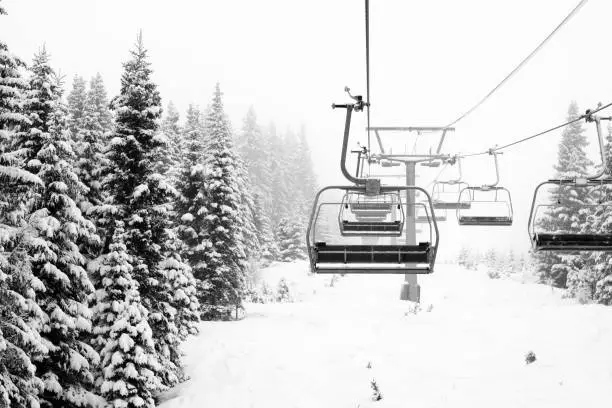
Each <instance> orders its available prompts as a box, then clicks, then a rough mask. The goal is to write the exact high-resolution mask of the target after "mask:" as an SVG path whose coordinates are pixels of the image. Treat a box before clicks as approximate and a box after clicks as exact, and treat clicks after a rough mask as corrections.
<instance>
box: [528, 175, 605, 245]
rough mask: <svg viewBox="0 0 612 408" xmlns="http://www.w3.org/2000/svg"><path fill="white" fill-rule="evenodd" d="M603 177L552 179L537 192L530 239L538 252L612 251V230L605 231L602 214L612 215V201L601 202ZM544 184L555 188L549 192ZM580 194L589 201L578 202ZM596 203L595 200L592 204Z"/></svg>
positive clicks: (531, 214)
mask: <svg viewBox="0 0 612 408" xmlns="http://www.w3.org/2000/svg"><path fill="white" fill-rule="evenodd" d="M610 184H612V180H610V179H602V180H587V179H576V180H549V181H545V182H543V183H540V184H539V185H538V187H537V188H536V190H535V192H534V197H533V201H532V205H531V212H530V215H529V238H530V240H531V244H532V247H533V249H534V250H535V251H572V252H573V251H612V231H610V230H608V231H607V232H606V231H602V226H601V223H598V222H596V221H597V220H600V219H601V217H606V216H608V215H607V214H612V203H610V202H609V201H601V202H597V200H598V197H602V186H603V185H610ZM544 186H549V187H552V188H551V189H549V190H548V191H547V192H545V191H546V190H545V189H543V187H544ZM576 197H579V198H584V199H585V200H584V201H586V202H587V203H589V202H591V204H585V203H584V202H583V203H580V204H579V205H577V204H576ZM592 202H594V203H592Z"/></svg>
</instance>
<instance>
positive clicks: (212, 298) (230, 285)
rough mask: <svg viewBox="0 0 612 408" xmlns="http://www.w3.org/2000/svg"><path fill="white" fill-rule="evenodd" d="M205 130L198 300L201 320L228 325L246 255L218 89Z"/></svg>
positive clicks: (239, 290)
mask: <svg viewBox="0 0 612 408" xmlns="http://www.w3.org/2000/svg"><path fill="white" fill-rule="evenodd" d="M205 128H206V137H207V143H206V147H207V170H208V172H207V175H206V184H205V188H206V194H207V199H208V204H207V216H206V217H205V228H206V246H207V247H208V250H207V251H205V252H204V256H205V260H204V263H205V264H206V267H205V272H204V276H203V278H204V280H205V281H206V282H207V283H208V288H207V290H206V291H205V292H204V293H202V294H201V295H202V296H201V298H200V304H201V307H202V317H203V318H204V319H230V318H231V316H232V311H233V310H234V308H239V307H242V292H243V290H244V285H245V267H244V261H245V260H246V255H245V250H244V248H243V247H242V245H241V237H240V234H241V226H240V224H239V223H240V209H239V205H240V192H239V190H238V181H237V175H236V171H237V170H236V154H235V152H234V151H233V143H232V134H231V129H230V124H229V121H228V119H227V117H226V115H225V111H224V108H223V101H222V93H221V90H220V88H219V84H217V86H216V88H215V93H214V95H213V101H212V104H211V105H210V107H209V109H208V114H207V116H206V122H205Z"/></svg>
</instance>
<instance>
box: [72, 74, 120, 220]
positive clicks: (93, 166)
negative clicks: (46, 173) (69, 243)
mask: <svg viewBox="0 0 612 408" xmlns="http://www.w3.org/2000/svg"><path fill="white" fill-rule="evenodd" d="M106 100H107V98H106V91H105V89H104V83H103V82H102V77H101V76H100V74H98V75H97V76H96V77H94V78H92V79H91V82H90V88H89V92H88V93H87V98H86V100H85V103H84V106H83V112H82V114H81V117H80V119H79V121H78V124H77V130H76V137H75V140H76V146H75V152H76V154H77V164H76V167H77V172H78V175H79V179H80V180H81V182H83V184H85V186H86V187H87V189H88V190H87V193H86V194H84V195H83V199H82V200H81V202H79V207H80V208H81V210H82V211H83V212H84V213H87V212H88V211H89V210H90V209H91V208H92V207H94V206H98V205H100V204H102V202H103V196H102V194H103V191H102V179H103V175H104V172H105V171H107V169H108V167H109V163H108V160H107V159H106V157H105V154H104V152H105V150H106V146H107V145H108V132H109V131H110V125H109V123H108V119H109V118H110V114H109V110H108V108H107V106H106V105H107V104H108V103H107V101H106ZM71 117H74V114H71Z"/></svg>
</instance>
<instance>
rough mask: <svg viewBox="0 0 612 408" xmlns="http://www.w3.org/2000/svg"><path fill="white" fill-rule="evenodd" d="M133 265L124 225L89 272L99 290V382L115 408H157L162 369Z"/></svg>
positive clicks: (95, 309)
mask: <svg viewBox="0 0 612 408" xmlns="http://www.w3.org/2000/svg"><path fill="white" fill-rule="evenodd" d="M131 264H132V259H131V257H130V255H129V254H128V251H127V248H126V245H125V231H124V229H123V223H122V222H117V225H116V227H115V228H114V233H113V238H112V241H111V244H110V248H109V251H108V253H106V254H105V255H103V256H101V257H100V259H98V260H97V262H96V263H95V264H94V263H92V264H91V268H90V269H91V272H92V273H93V275H94V276H96V279H97V281H98V282H97V283H98V285H97V286H98V287H99V289H98V290H97V291H96V293H95V297H94V300H93V303H94V307H93V312H94V334H95V336H96V337H95V338H94V341H93V343H94V345H95V346H96V348H97V350H98V352H99V353H100V359H101V364H100V375H99V377H98V379H97V381H96V382H97V386H98V390H99V391H100V393H101V395H102V396H103V397H104V398H106V400H107V401H109V402H110V403H111V404H112V406H113V407H117V408H118V407H125V408H137V407H138V408H142V407H144V408H152V407H154V406H155V402H154V400H153V393H154V392H156V391H157V390H158V389H159V388H160V387H161V384H160V382H159V379H158V378H157V377H156V376H155V373H157V372H159V371H160V370H161V368H160V367H159V363H158V361H157V360H158V359H157V357H156V355H155V348H154V343H153V335H152V332H151V327H150V326H149V323H148V319H147V318H148V312H147V309H146V308H145V307H144V306H143V305H142V301H141V299H140V294H139V292H138V283H137V282H136V281H135V280H134V278H133V276H132V272H133V268H132V265H131Z"/></svg>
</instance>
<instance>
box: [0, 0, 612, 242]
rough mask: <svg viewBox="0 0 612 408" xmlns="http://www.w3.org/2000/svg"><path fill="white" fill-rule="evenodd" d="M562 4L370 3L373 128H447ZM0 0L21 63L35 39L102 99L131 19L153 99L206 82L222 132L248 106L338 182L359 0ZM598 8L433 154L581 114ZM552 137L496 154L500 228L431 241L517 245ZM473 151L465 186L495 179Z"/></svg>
mask: <svg viewBox="0 0 612 408" xmlns="http://www.w3.org/2000/svg"><path fill="white" fill-rule="evenodd" d="M576 3H577V0H496V1H491V0H461V1H457V0H427V1H425V0H419V1H416V0H372V1H371V59H372V64H371V70H372V99H371V101H372V124H373V125H404V126H409V125H412V126H418V125H443V124H447V123H448V122H450V121H451V120H453V119H455V117H457V116H458V115H459V114H460V113H462V112H463V111H465V110H466V109H468V108H469V107H470V106H471V105H472V104H473V103H475V102H476V101H477V100H478V99H479V98H480V97H481V96H482V95H484V94H485V93H487V92H488V91H489V90H490V89H491V87H492V86H494V85H495V84H496V83H497V82H498V81H499V80H501V78H503V76H504V75H505V74H506V73H508V72H509V70H511V69H512V68H513V67H514V66H515V65H516V64H517V63H518V61H520V59H522V58H523V57H524V56H525V55H526V54H527V53H528V52H530V51H531V50H532V49H533V48H534V47H535V46H536V45H537V44H538V42H539V41H541V40H542V39H543V38H544V37H545V36H546V35H547V34H548V33H549V32H550V31H551V30H552V29H553V28H554V27H555V26H556V25H557V24H558V22H559V21H560V20H561V19H562V18H563V17H564V16H565V15H566V14H567V13H568V12H569V11H570V10H571V9H572V8H573V7H574V6H575V4H576ZM3 4H4V7H5V8H6V9H7V11H8V12H9V16H6V17H2V18H1V19H0V36H1V37H2V39H3V40H5V41H6V42H7V43H8V45H9V47H10V49H11V50H12V52H13V53H15V54H17V55H19V56H21V57H22V58H23V59H26V60H28V61H30V60H31V57H32V55H33V54H34V53H35V52H36V50H38V49H39V48H40V46H41V45H42V44H46V47H47V49H48V51H49V52H50V53H51V55H52V58H53V60H52V62H53V65H54V67H56V68H57V69H60V70H61V71H62V72H63V73H65V74H66V75H67V77H68V79H69V82H71V78H72V77H73V76H74V75H75V74H79V75H82V76H84V77H86V78H89V77H91V76H92V75H94V74H95V73H96V72H100V73H101V74H102V75H103V77H104V80H105V83H106V86H107V89H108V91H109V95H110V96H113V95H115V94H116V93H117V91H118V89H119V79H120V75H121V71H122V65H121V64H122V62H125V61H126V60H127V59H128V57H129V53H128V51H129V49H130V48H131V47H132V45H133V43H134V41H135V38H136V34H137V32H138V30H139V29H142V30H143V36H144V42H145V45H146V47H147V48H148V49H149V54H150V57H151V62H152V64H153V69H154V71H155V72H154V80H155V81H156V83H157V84H158V85H159V89H160V91H161V94H162V98H163V101H164V105H166V103H167V102H168V101H170V100H172V101H173V102H174V103H175V104H176V105H177V106H178V108H179V109H180V111H181V112H184V111H185V109H186V107H187V105H188V104H189V103H197V104H200V105H206V104H207V103H208V101H209V100H210V98H211V94H212V90H213V87H214V84H215V82H217V81H219V82H220V83H221V87H222V90H223V92H224V93H225V103H226V107H227V110H228V113H229V114H230V117H231V119H232V122H233V125H234V128H239V127H240V125H241V120H242V117H243V116H244V114H245V113H246V111H247V109H248V107H249V106H250V105H253V106H254V107H255V109H256V112H257V113H258V116H259V118H260V122H261V123H262V124H264V125H265V124H267V123H269V122H270V121H274V122H275V123H276V124H277V127H278V128H279V129H280V130H283V129H285V128H287V127H293V128H294V129H297V128H298V127H299V126H300V125H301V124H305V125H306V129H307V131H308V137H309V141H310V144H311V147H312V151H313V155H314V162H315V166H316V171H317V173H318V174H319V181H320V184H321V185H324V184H328V183H336V182H341V181H342V178H341V175H340V171H339V166H338V156H339V149H340V143H341V137H342V130H343V126H344V116H343V112H341V111H332V110H331V109H330V104H331V103H332V102H343V101H345V100H346V98H345V96H344V94H343V88H344V86H345V85H348V86H350V87H351V88H352V90H353V91H354V92H355V93H363V92H365V66H364V20H363V14H364V11H363V1H355V0H334V1H329V0H327V1H325V0H310V1H289V0H258V1H253V0H225V1H210V0H206V1H186V0H175V1H172V2H168V1H156V0H155V1H153V0H146V1H145V0H104V1H85V0H57V1H48V0H4V2H3ZM610 16H612V2H610V1H607V0H590V1H589V2H588V3H587V5H586V6H585V7H584V8H583V9H582V10H581V11H580V12H579V14H578V15H577V16H576V17H575V18H574V19H573V20H572V21H571V22H570V23H569V24H568V25H567V26H566V27H564V28H563V29H562V31H560V32H559V33H558V35H557V36H556V37H555V38H554V39H553V40H552V41H551V42H550V43H549V44H548V45H547V46H546V48H545V49H544V50H542V51H541V52H540V53H539V54H538V55H537V56H536V57H535V58H534V59H533V60H532V61H530V62H529V64H528V65H527V66H526V67H525V68H524V69H523V70H522V71H521V72H520V73H519V74H518V75H517V76H516V77H514V78H513V79H512V80H511V81H510V82H508V83H507V84H506V85H505V86H504V87H503V88H502V89H501V90H500V91H499V92H497V93H496V94H495V95H494V97H492V98H491V99H490V100H489V101H488V102H487V103H486V104H485V105H483V106H482V107H481V108H479V109H478V110H477V111H476V112H474V113H473V114H472V115H470V116H469V117H468V118H466V119H465V120H464V121H462V122H460V123H459V124H458V126H457V131H456V132H455V134H454V135H453V136H452V137H451V138H450V139H448V144H447V145H446V146H445V149H444V150H445V151H446V152H447V153H456V152H463V153H465V152H469V151H472V150H474V149H475V150H481V149H485V148H488V147H491V146H493V145H495V144H504V143H507V142H509V141H511V140H513V139H515V138H520V137H523V136H526V135H529V134H530V133H534V132H537V131H540V130H543V129H545V128H547V127H550V126H552V125H556V124H558V123H561V122H563V121H564V120H565V114H566V111H567V106H568V104H569V102H570V101H571V100H576V101H577V102H578V104H579V105H580V107H581V109H586V108H588V107H595V106H596V104H597V102H600V101H601V102H603V103H607V102H611V101H612V92H611V91H612V81H611V80H610V76H611V75H612V59H611V58H610V57H609V51H608V47H609V44H608V41H607V40H608V38H609V30H608V29H607V27H608V26H609V19H610ZM362 119H363V116H361V117H360V116H358V117H357V118H356V121H355V127H354V129H355V131H354V133H353V135H352V140H351V144H354V143H356V142H357V141H358V140H360V141H361V142H365V140H366V138H365V134H364V132H363V130H362V129H363V127H364V126H363V124H364V122H363V120H362ZM589 131H590V133H589V135H591V136H593V137H594V132H593V129H592V128H589ZM559 136H560V132H556V133H554V134H551V135H549V136H546V137H543V138H540V139H538V140H536V141H534V142H532V143H528V144H523V145H521V146H519V147H516V148H513V149H510V150H507V151H506V152H505V153H504V155H503V156H501V158H500V160H501V169H502V175H501V183H502V184H504V185H506V186H507V187H508V188H510V189H511V191H512V193H513V198H514V207H515V210H516V219H515V226H514V227H513V228H506V229H503V230H494V229H483V228H477V229H475V230H474V229H467V230H466V229H459V228H457V227H456V225H455V224H454V222H450V223H447V225H445V226H444V227H443V232H446V238H443V241H442V244H443V245H445V246H447V248H454V247H457V246H458V245H459V243H460V242H465V243H469V244H471V245H472V246H474V247H479V246H483V245H484V246H487V245H496V246H500V247H510V246H513V247H515V248H517V249H521V250H524V249H526V248H527V246H528V239H527V233H526V222H527V210H528V207H529V205H530V200H531V194H532V191H533V188H534V187H535V185H536V184H537V183H539V182H540V181H542V180H544V179H546V178H548V177H550V176H552V165H553V163H554V160H555V156H556V148H557V142H558V140H559ZM592 140H593V143H595V139H594V138H592ZM402 143H403V141H402ZM405 144H406V145H410V146H411V141H410V140H407V141H406V143H405ZM487 160H488V158H486V157H485V158H484V159H479V160H470V161H466V162H465V163H464V173H465V178H466V179H467V181H469V182H471V183H474V184H482V183H484V182H487V181H489V180H491V178H493V177H494V174H493V173H492V164H491V163H490V162H489V161H487ZM595 161H596V160H595ZM421 170H422V168H421ZM421 170H420V171H421ZM421 172H422V176H421V177H420V178H419V179H418V182H419V183H422V184H427V183H428V182H429V181H430V179H431V178H432V174H433V173H431V172H426V171H425V170H422V171H421ZM450 219H451V220H452V219H453V218H452V217H450ZM483 242H484V244H482V243H483Z"/></svg>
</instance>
